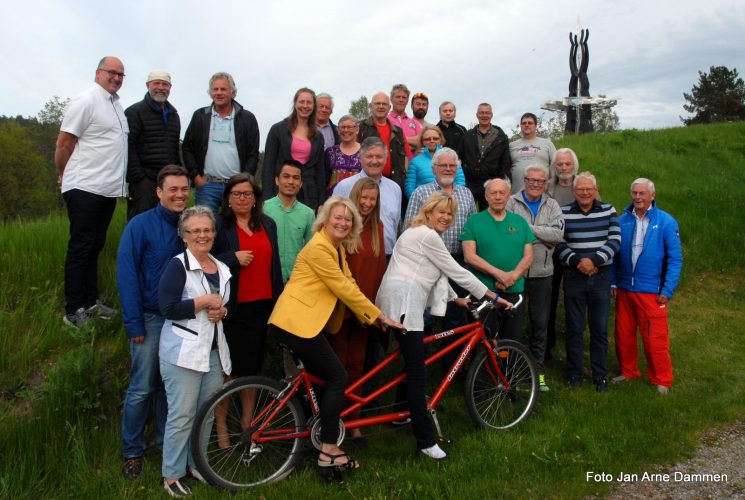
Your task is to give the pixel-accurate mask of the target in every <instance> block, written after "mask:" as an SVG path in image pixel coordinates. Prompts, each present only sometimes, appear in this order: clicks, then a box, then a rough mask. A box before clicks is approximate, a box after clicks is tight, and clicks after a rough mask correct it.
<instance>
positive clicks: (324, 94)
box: [316, 92, 334, 108]
mask: <svg viewBox="0 0 745 500" xmlns="http://www.w3.org/2000/svg"><path fill="white" fill-rule="evenodd" d="M319 99H328V100H329V101H331V107H332V108H333V107H334V98H333V97H331V94H329V93H328V92H321V93H320V94H316V102H318V100H319Z"/></svg>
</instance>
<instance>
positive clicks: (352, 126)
mask: <svg viewBox="0 0 745 500" xmlns="http://www.w3.org/2000/svg"><path fill="white" fill-rule="evenodd" d="M356 128H357V125H342V126H341V127H339V130H354V129H356Z"/></svg>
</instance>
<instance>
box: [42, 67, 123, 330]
mask: <svg viewBox="0 0 745 500" xmlns="http://www.w3.org/2000/svg"><path fill="white" fill-rule="evenodd" d="M95 82H96V84H95V85H94V86H93V87H91V88H90V89H88V90H86V91H85V92H83V93H82V94H80V95H78V96H76V97H74V98H73V99H72V100H71V101H70V104H69V105H68V107H67V110H66V111H65V117H64V118H63V119H62V126H61V127H60V133H59V136H58V137H57V149H56V151H55V153H54V164H55V165H56V167H57V170H58V171H59V176H60V181H61V184H62V197H63V198H64V199H65V204H66V205H67V215H68V217H69V219H70V241H69V242H68V245H67V257H66V258H65V316H64V318H63V320H64V322H65V323H66V324H68V325H70V326H73V327H76V328H82V327H83V326H84V325H85V324H86V323H87V322H88V320H89V319H90V318H91V316H93V315H95V314H98V315H99V316H101V317H102V318H106V319H108V318H110V317H111V316H112V315H113V314H116V310H115V309H112V308H111V307H109V306H107V305H105V304H104V303H103V302H102V301H101V299H100V297H99V295H98V255H99V254H100V253H101V250H102V249H103V246H104V243H105V242H106V230H107V229H108V228H109V223H110V222H111V217H112V215H113V214H114V208H115V207H116V199H117V198H123V197H126V196H127V183H126V179H125V174H126V170H127V134H129V127H128V125H127V118H126V116H125V115H124V109H123V108H122V105H121V104H120V103H119V96H118V95H117V91H118V90H119V89H120V88H121V86H122V83H123V82H124V65H123V64H122V62H121V61H120V60H119V59H118V58H116V57H111V56H107V57H104V58H103V59H101V61H100V62H99V63H98V68H96V77H95Z"/></svg>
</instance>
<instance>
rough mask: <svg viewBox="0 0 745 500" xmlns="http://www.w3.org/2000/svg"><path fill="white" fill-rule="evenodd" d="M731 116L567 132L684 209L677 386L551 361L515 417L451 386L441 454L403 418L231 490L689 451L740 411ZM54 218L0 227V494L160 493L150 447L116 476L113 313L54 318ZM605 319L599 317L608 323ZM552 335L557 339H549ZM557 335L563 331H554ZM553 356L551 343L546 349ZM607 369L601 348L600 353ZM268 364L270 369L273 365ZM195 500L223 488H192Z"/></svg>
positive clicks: (636, 459)
mask: <svg viewBox="0 0 745 500" xmlns="http://www.w3.org/2000/svg"><path fill="white" fill-rule="evenodd" d="M744 135H745V124H743V123H740V124H728V125H709V126H695V127H689V128H684V129H683V128H679V129H671V130H660V131H651V132H638V131H633V130H632V131H624V132H620V133H613V134H607V135H596V136H580V137H573V138H569V139H566V140H564V141H562V142H561V143H560V144H557V147H560V146H568V147H572V148H573V149H575V151H577V152H578V154H579V157H580V162H581V165H582V170H590V171H592V172H593V173H595V174H596V175H597V177H598V181H599V183H600V189H601V193H602V196H603V198H604V199H605V200H607V201H610V202H611V203H613V204H614V205H615V206H616V208H617V209H618V210H621V209H622V207H623V206H625V204H626V203H627V202H628V199H629V195H628V188H629V184H630V182H631V181H632V180H633V179H634V178H636V177H640V176H646V177H650V178H652V179H653V180H654V181H655V182H656V184H657V191H658V196H657V200H658V202H659V206H660V207H661V208H663V209H664V210H667V211H669V212H670V213H672V214H673V215H674V216H675V217H676V218H677V220H678V221H679V223H680V226H681V237H682V239H683V244H684V257H685V264H684V273H683V279H682V283H681V286H680V288H679V290H678V293H677V294H676V296H675V298H674V300H673V302H672V303H671V306H670V318H671V320H670V323H671V346H672V347H671V350H672V357H673V366H674V370H675V383H674V386H673V391H672V393H671V394H670V396H669V397H667V398H662V397H659V396H658V395H657V393H656V391H655V390H654V388H653V387H652V386H650V385H649V384H648V383H647V382H646V381H634V382H632V383H628V384H624V385H622V386H614V387H612V388H611V391H610V393H609V394H606V395H601V394H597V393H595V391H594V389H593V387H592V386H591V385H589V384H587V385H586V386H585V387H583V388H582V389H580V390H578V391H569V390H567V389H565V388H564V387H563V374H562V369H563V364H562V360H561V359H558V360H557V361H556V362H554V364H553V365H551V366H550V367H549V368H548V372H547V376H548V382H549V385H550V387H551V391H550V392H549V393H547V394H545V395H544V396H542V398H541V400H540V401H539V405H538V407H537V409H536V412H535V413H534V415H533V416H532V417H531V418H530V419H529V420H528V421H527V422H526V423H525V424H523V425H521V426H520V427H519V428H518V429H515V430H513V431H509V432H503V433H496V432H490V431H481V430H476V429H475V428H474V427H473V425H472V424H471V423H470V421H469V418H468V415H467V412H466V410H465V408H464V403H463V397H462V395H461V394H460V388H459V387H458V386H453V387H452V388H451V390H450V392H449V394H448V395H447V397H446V398H445V400H444V401H443V403H442V404H441V406H440V411H439V418H440V423H441V424H442V426H443V430H444V432H445V434H446V435H447V436H448V437H449V438H451V439H453V441H454V442H453V444H451V445H447V450H448V452H449V453H450V455H451V460H450V461H449V462H447V463H443V464H439V465H438V464H434V463H428V462H422V461H418V460H415V459H414V458H413V450H414V441H413V438H412V437H411V436H410V434H409V431H408V430H397V431H390V430H389V429H388V427H381V428H375V429H371V430H369V432H368V436H369V439H368V441H369V443H370V449H368V450H365V451H362V452H359V453H355V456H356V458H358V459H359V460H360V461H361V462H362V465H363V468H362V469H361V470H360V471H358V472H357V473H356V474H353V475H349V476H348V481H347V483H346V484H344V485H329V484H326V483H324V482H322V481H321V480H320V479H318V478H317V476H316V473H315V471H314V470H313V467H312V454H310V453H309V454H307V456H306V457H304V459H303V460H302V462H301V464H300V466H299V467H298V469H297V470H296V471H295V472H294V473H293V474H292V475H290V477H289V478H288V479H286V480H284V481H282V482H281V483H278V484H274V485H268V486H265V487H262V488H259V489H256V490H254V491H248V492H242V493H240V494H238V495H236V498H256V497H265V498H320V497H330V498H362V497H365V498H433V497H434V498H438V497H457V498H476V497H484V498H498V497H507V498H510V497H559V498H570V497H578V496H587V495H603V494H604V493H606V492H607V491H609V489H610V488H611V487H612V484H608V483H595V482H587V481H586V480H585V475H586V473H587V472H588V471H595V472H606V473H610V474H613V475H614V476H615V475H617V474H618V473H619V472H621V471H623V472H642V471H651V468H652V467H653V466H654V465H655V464H671V463H675V462H676V461H678V460H680V459H681V458H685V457H688V456H690V454H691V453H692V451H693V450H694V448H695V446H696V445H697V443H698V440H699V439H700V437H701V436H702V435H703V434H704V433H705V432H706V431H707V430H708V429H710V428H711V427H713V426H719V425H724V424H726V423H728V422H732V421H734V420H737V419H740V418H741V415H742V414H743V411H744V410H745V402H743V399H742V387H743V385H744V384H745V367H744V366H743V363H742V355H741V354H740V353H741V352H742V348H741V346H742V340H741V339H742V338H743V334H744V333H745V332H744V331H743V330H745V328H744V327H743V325H744V324H745V312H743V311H745V292H744V291H743V288H742V286H741V283H742V281H743V279H745V260H744V259H743V248H745V232H743V231H742V230H741V229H740V225H741V224H738V223H739V222H740V221H741V220H742V215H741V214H742V213H743V208H745V207H743V204H744V203H745V201H743V200H745V183H743V177H745V175H744V174H743V169H742V166H743V164H744V163H745V147H744V146H743V143H742V141H741V140H740V138H741V137H743V136H744ZM123 209H124V206H123V205H121V206H120V207H119V208H118V210H117V213H116V215H115V219H114V222H113V223H112V226H111V229H110V231H109V239H108V242H107V245H106V248H105V250H104V252H103V255H102V259H101V275H102V279H101V282H102V285H103V289H102V292H103V294H104V296H105V297H106V298H108V299H110V300H112V301H114V302H115V299H116V296H117V295H116V286H115V273H114V256H115V251H116V245H117V242H118V235H119V234H120V233H121V230H122V227H123V225H124V210H123ZM66 232H67V221H66V218H65V217H64V215H53V216H50V217H49V218H48V219H45V220H38V221H31V222H15V223H10V224H6V225H3V226H0V278H2V283H3V286H2V288H1V289H0V329H1V331H2V333H0V498H14V499H18V498H29V499H36V498H151V497H152V498H164V495H165V493H164V492H163V490H162V488H161V486H160V482H159V481H160V459H159V457H158V456H157V454H152V455H149V456H147V457H146V466H145V473H144V475H143V477H142V478H141V479H140V480H138V481H135V482H126V481H124V480H123V479H121V475H120V466H121V458H120V449H121V439H120V430H119V428H120V419H121V401H122V399H123V394H124V390H125V388H126V384H127V369H128V364H129V359H128V358H129V356H128V350H127V342H126V339H125V336H124V334H123V331H122V328H121V320H120V319H115V320H114V321H111V322H103V321H99V322H97V323H96V325H95V328H94V329H91V330H89V331H86V332H83V333H82V334H79V333H74V332H71V331H70V330H69V329H67V328H65V327H63V325H62V322H61V315H62V312H63V307H62V263H63V260H64V254H65V245H66V241H67V234H66ZM611 331H612V328H611ZM561 341H562V338H561V337H560V339H559V342H561ZM559 345H561V344H559ZM556 352H557V353H558V354H559V355H560V356H559V357H560V358H561V349H560V348H559V349H556ZM610 364H611V370H615V369H616V368H617V367H616V362H615V356H614V354H613V351H612V349H611V355H610ZM273 368H276V367H273ZM194 490H195V493H196V495H195V496H196V497H198V498H226V497H228V495H227V494H225V493H224V492H220V491H217V490H215V489H212V488H209V487H206V486H203V485H196V486H195V487H194Z"/></svg>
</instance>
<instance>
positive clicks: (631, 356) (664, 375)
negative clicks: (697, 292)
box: [615, 288, 673, 387]
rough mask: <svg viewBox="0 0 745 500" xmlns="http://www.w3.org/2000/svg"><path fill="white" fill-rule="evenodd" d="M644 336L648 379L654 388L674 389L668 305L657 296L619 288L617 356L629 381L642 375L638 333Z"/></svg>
mask: <svg viewBox="0 0 745 500" xmlns="http://www.w3.org/2000/svg"><path fill="white" fill-rule="evenodd" d="M637 328H638V329H639V333H640V335H641V337H642V345H643V346H644V356H645V357H646V358H647V378H648V379H649V381H650V382H652V384H654V385H662V386H664V387H670V386H671V385H672V383H673V364H672V361H671V360H670V330H669V329H668V326H667V304H659V303H658V302H657V294H654V293H637V292H629V291H626V290H621V289H620V288H619V289H617V293H616V334H615V337H616V355H617V356H618V364H619V367H620V368H621V375H623V376H624V377H626V378H628V379H632V378H638V377H640V376H641V372H640V371H639V365H638V361H639V351H638V347H637V339H636V330H637Z"/></svg>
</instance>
